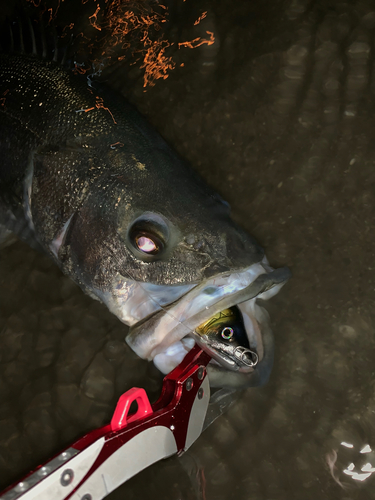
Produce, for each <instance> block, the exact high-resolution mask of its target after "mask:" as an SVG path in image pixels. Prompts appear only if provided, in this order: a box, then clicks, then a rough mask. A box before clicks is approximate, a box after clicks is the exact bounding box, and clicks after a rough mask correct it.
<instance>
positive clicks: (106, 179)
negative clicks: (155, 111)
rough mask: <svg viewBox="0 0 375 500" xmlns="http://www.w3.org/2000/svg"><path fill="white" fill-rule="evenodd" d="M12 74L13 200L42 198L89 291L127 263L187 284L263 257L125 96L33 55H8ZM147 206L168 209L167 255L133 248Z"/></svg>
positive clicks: (41, 236)
mask: <svg viewBox="0 0 375 500" xmlns="http://www.w3.org/2000/svg"><path fill="white" fill-rule="evenodd" d="M0 76H1V84H0V94H1V95H3V96H4V98H5V99H4V101H3V105H2V106H1V120H0V132H1V143H0V153H1V155H2V158H3V162H2V164H1V167H0V198H1V203H2V205H3V207H4V206H7V207H10V208H11V210H12V212H13V213H14V214H15V215H16V217H17V218H19V217H21V214H22V212H23V211H24V207H25V205H26V206H27V205H28V204H30V206H31V212H32V217H31V219H32V220H30V222H31V223H32V224H33V227H34V229H35V235H36V238H37V240H38V241H39V242H40V243H41V244H42V246H43V248H44V249H45V250H46V251H47V252H48V253H49V254H50V255H52V256H53V257H54V258H55V260H57V261H58V263H59V265H60V266H61V268H62V269H63V271H64V272H65V273H67V274H68V275H69V276H71V277H72V278H73V279H74V280H75V281H76V282H77V283H78V284H79V285H80V286H81V287H82V288H84V289H85V290H86V291H91V290H92V288H95V289H100V290H108V289H109V287H110V284H111V283H112V280H113V276H114V275H115V274H116V273H118V272H119V273H122V274H125V275H126V274H131V276H132V278H133V279H136V280H139V281H142V282H151V283H156V284H168V285H174V284H186V283H193V282H194V283H197V282H199V281H201V280H202V279H204V278H206V277H207V276H210V275H212V274H215V273H217V272H220V271H223V270H224V271H225V270H232V269H236V268H243V267H245V266H248V265H251V264H252V263H254V262H259V261H260V260H261V259H262V257H263V250H262V249H261V247H260V246H259V245H258V244H257V243H256V242H255V240H254V239H253V238H252V237H250V236H249V235H247V234H246V233H245V232H244V231H242V230H241V229H239V228H238V227H236V226H235V225H234V223H233V222H232V221H231V219H230V217H229V210H228V208H227V206H226V204H225V203H223V202H222V200H221V199H220V197H218V196H217V195H216V194H215V193H214V192H213V191H212V190H211V189H210V188H208V187H207V186H206V185H205V184H204V183H203V182H202V181H201V180H200V179H199V178H198V176H197V175H196V174H195V173H194V172H193V171H192V170H190V169H189V168H188V167H187V166H186V165H185V164H184V163H183V162H182V161H181V160H180V158H178V156H177V155H176V154H175V153H174V152H173V151H172V150H171V149H170V148H169V147H168V146H167V145H166V143H165V142H164V140H163V139H162V138H161V137H160V136H159V135H158V134H157V133H156V132H155V131H154V130H153V129H152V128H151V127H150V126H149V125H148V124H147V122H146V120H144V119H143V117H141V115H139V114H138V112H137V111H136V110H135V109H134V108H133V107H132V106H131V105H129V103H127V101H126V100H125V99H124V98H122V97H121V96H119V95H117V94H115V93H114V92H112V91H111V90H109V89H108V88H105V87H104V86H103V85H99V84H94V85H93V86H92V87H90V85H89V82H88V80H87V79H86V78H81V77H79V76H76V75H73V74H72V73H68V72H66V71H64V70H63V69H62V68H61V67H59V66H58V65H57V64H55V63H52V62H50V61H42V60H39V59H38V58H35V57H29V56H26V55H2V56H1V58H0ZM27 176H29V178H30V185H29V186H26V188H27V187H28V188H29V190H30V192H29V195H28V194H27V193H26V192H25V186H24V183H25V179H27ZM28 196H29V200H28V199H27V198H28ZM145 212H148V213H149V212H152V213H158V214H163V216H164V217H165V219H166V220H167V221H168V222H167V224H168V230H169V233H170V234H169V243H168V245H167V248H166V252H165V253H164V255H163V258H161V259H160V260H159V259H152V260H150V259H148V260H147V259H143V258H142V259H140V258H139V256H138V255H135V254H134V251H133V249H129V242H128V241H127V228H128V227H129V225H130V224H131V223H132V221H133V220H134V219H136V218H137V217H138V216H140V215H142V213H145ZM26 218H27V214H26ZM70 218H72V219H71V221H70V224H69V229H68V231H67V234H66V238H65V240H64V242H63V244H62V245H61V247H60V248H59V251H58V254H57V256H55V255H53V252H52V250H51V245H52V244H53V242H54V240H56V238H58V236H59V233H60V232H61V231H62V228H63V226H64V224H66V223H67V221H69V219H70Z"/></svg>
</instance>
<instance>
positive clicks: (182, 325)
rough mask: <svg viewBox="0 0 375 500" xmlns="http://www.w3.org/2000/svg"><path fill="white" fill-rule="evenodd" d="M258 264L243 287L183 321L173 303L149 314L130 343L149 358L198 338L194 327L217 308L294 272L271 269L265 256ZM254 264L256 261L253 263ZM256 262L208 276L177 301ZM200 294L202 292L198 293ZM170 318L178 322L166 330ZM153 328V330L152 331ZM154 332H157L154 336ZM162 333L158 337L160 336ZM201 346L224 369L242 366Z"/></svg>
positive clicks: (258, 292)
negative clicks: (254, 273) (257, 267)
mask: <svg viewBox="0 0 375 500" xmlns="http://www.w3.org/2000/svg"><path fill="white" fill-rule="evenodd" d="M256 265H257V266H261V267H262V266H263V267H262V269H260V268H259V269H258V271H257V272H258V275H257V276H255V278H254V279H253V280H252V281H251V282H250V283H249V284H248V285H247V286H245V287H243V288H240V289H239V290H234V291H233V292H231V293H228V294H224V295H223V296H222V297H219V299H218V300H215V301H213V303H212V304H210V306H209V307H206V308H205V307H201V308H200V309H199V310H198V311H196V313H195V314H193V315H191V316H188V317H186V318H185V319H184V321H183V322H179V321H178V320H175V318H173V316H172V319H171V312H172V314H173V313H175V308H174V307H173V306H175V304H174V305H172V307H170V308H168V309H166V310H164V311H159V312H158V313H155V314H154V315H153V316H152V317H150V318H149V319H148V320H147V321H146V322H143V323H142V325H139V324H137V325H134V327H132V328H131V330H130V333H129V335H128V337H127V339H126V340H127V342H128V344H129V345H130V347H131V348H132V349H133V350H134V351H135V352H136V353H137V354H138V355H139V356H140V357H142V358H146V359H149V360H152V359H154V357H155V356H156V355H157V354H160V353H163V352H164V351H165V350H166V349H167V348H168V347H169V346H171V345H172V344H173V343H174V342H175V341H178V340H181V339H183V338H184V337H186V336H187V335H189V336H191V337H193V338H194V339H195V340H196V341H197V338H196V337H197V335H198V334H195V335H194V333H195V328H196V327H197V326H198V325H200V324H202V323H203V322H205V321H207V320H208V319H209V318H210V317H212V316H213V315H214V314H216V313H217V312H220V311H221V310H223V309H225V308H228V307H232V306H234V305H238V304H241V303H242V302H247V301H250V300H251V299H256V298H257V297H258V298H263V297H262V296H264V295H265V294H267V291H269V290H270V289H271V288H274V287H276V286H279V288H281V286H282V285H283V284H285V283H286V281H287V280H288V279H289V278H290V276H291V272H290V270H289V269H288V268H280V269H276V270H272V268H270V267H269V266H268V263H267V261H266V260H265V259H264V261H262V262H261V263H257V264H256ZM253 266H255V265H253ZM253 266H249V267H248V268H245V269H242V270H240V271H235V272H232V273H222V274H221V275H218V276H215V278H212V279H211V280H207V281H206V282H205V283H203V284H201V285H198V286H197V287H195V288H194V289H192V290H191V291H190V292H188V293H187V294H186V295H185V296H184V297H182V298H181V299H180V300H179V301H177V307H178V305H179V304H180V303H181V302H184V303H185V304H186V307H188V306H189V299H190V297H193V299H194V297H195V298H196V294H197V290H198V291H199V289H201V290H205V287H206V289H207V286H208V287H209V284H210V282H214V281H215V280H216V281H219V280H220V279H225V278H228V277H229V278H230V277H232V276H235V275H238V276H240V275H241V274H242V275H243V274H245V273H246V272H248V271H249V269H250V268H252V267H253ZM198 297H199V295H198ZM168 320H169V322H170V323H172V324H173V322H175V326H174V327H171V328H170V330H168V331H166V332H165V331H164V330H165V329H164V330H163V324H164V326H165V324H166V325H168ZM147 330H148V332H149V333H148V334H149V338H147ZM150 332H151V333H150ZM154 332H156V335H155V336H154V337H153V334H154ZM158 336H159V337H158ZM198 343H199V344H200V346H201V347H202V349H204V350H206V351H207V352H208V353H209V354H210V355H211V356H213V357H214V358H215V359H216V360H217V361H219V363H220V364H221V365H222V366H223V368H224V369H225V371H228V369H232V370H239V367H238V366H236V367H232V368H230V366H229V365H228V364H227V363H225V361H223V359H222V358H220V356H219V357H218V356H214V355H213V354H215V353H213V352H212V350H210V349H209V348H208V346H207V345H204V343H200V342H198ZM262 361H263V360H260V362H259V363H258V365H257V369H258V368H259V365H261V364H262ZM241 376H242V377H243V376H248V373H246V374H245V373H242V374H241Z"/></svg>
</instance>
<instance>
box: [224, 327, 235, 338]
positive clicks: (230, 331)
mask: <svg viewBox="0 0 375 500" xmlns="http://www.w3.org/2000/svg"><path fill="white" fill-rule="evenodd" d="M233 335H234V330H233V328H231V327H230V326H226V327H225V328H223V329H222V330H221V336H222V337H223V339H225V340H230V339H231V338H232V337H233Z"/></svg>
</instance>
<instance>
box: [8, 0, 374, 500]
mask: <svg viewBox="0 0 375 500" xmlns="http://www.w3.org/2000/svg"><path fill="white" fill-rule="evenodd" d="M170 8H171V11H172V12H173V13H174V16H175V23H176V24H175V25H176V26H177V28H176V30H175V31H177V32H178V30H180V32H181V33H182V34H186V32H184V29H185V28H184V23H183V22H181V19H180V18H179V16H181V15H182V14H181V5H180V2H174V3H173V4H172V3H171V6H170ZM192 8H193V7H192ZM194 8H195V9H198V10H199V11H206V10H207V18H206V19H205V20H204V21H202V23H201V24H200V25H199V27H198V28H197V30H198V32H199V35H201V34H204V33H205V31H206V30H209V31H214V33H215V37H216V42H215V44H214V45H212V46H206V45H204V46H202V47H201V48H198V49H195V50H192V51H188V50H187V49H186V50H185V52H183V51H182V50H180V51H176V53H175V58H176V60H177V62H178V63H181V62H184V63H185V65H184V67H182V68H177V69H175V70H174V71H173V72H172V74H171V75H170V77H169V78H168V79H167V80H165V81H162V82H158V83H157V85H156V86H155V87H153V88H149V89H148V91H147V92H143V88H142V79H141V77H140V74H139V73H138V72H137V70H134V71H133V73H131V74H130V75H129V78H128V82H127V85H126V86H125V84H123V83H122V81H119V82H118V83H117V86H118V87H121V88H122V90H123V91H124V93H125V94H126V95H127V96H128V97H129V98H130V99H131V100H132V101H133V102H135V103H136V104H137V106H138V107H139V109H140V110H141V111H142V112H143V113H144V114H145V115H147V116H148V118H149V120H150V121H151V122H152V123H153V124H154V126H155V127H156V128H157V129H158V130H159V131H160V132H161V133H162V135H163V136H164V137H165V138H166V139H167V140H168V141H169V142H170V143H171V144H172V145H173V146H174V147H175V148H176V149H177V150H178V151H179V152H180V154H181V155H182V156H183V157H185V158H187V159H188V160H189V161H190V162H191V163H192V165H193V166H194V167H195V168H196V169H197V170H198V171H199V172H200V173H201V174H202V176H203V177H204V178H205V179H206V180H207V182H208V183H210V184H211V185H212V186H213V187H215V188H216V189H217V190H218V191H219V192H220V193H221V194H222V195H223V197H224V198H225V199H227V200H228V201H229V202H230V204H231V206H232V212H233V217H234V218H235V219H236V220H237V221H238V222H239V223H241V225H242V226H243V227H244V228H245V229H246V230H248V231H249V232H250V233H251V234H253V235H254V236H255V237H256V238H257V239H258V240H259V241H260V242H261V243H262V244H263V246H264V247H265V248H266V252H267V255H268V258H269V260H270V262H271V264H272V265H274V266H276V267H277V266H281V265H284V264H286V265H288V266H290V268H291V269H292V272H293V279H292V280H291V281H290V282H289V284H288V285H287V286H286V287H285V288H284V289H283V290H282V292H281V293H280V294H279V295H278V296H276V297H275V298H273V299H272V301H271V302H270V304H269V306H268V309H269V311H270V314H271V319H272V324H273V329H274V332H275V337H276V357H275V358H276V360H275V367H274V370H273V373H272V377H271V380H270V382H269V383H268V385H267V386H266V387H264V388H260V389H252V390H248V391H247V392H246V393H245V394H244V395H243V397H241V399H240V400H239V401H238V402H237V404H236V405H235V406H234V407H233V408H232V409H231V410H230V411H229V412H228V413H227V414H226V415H224V416H223V417H221V418H220V419H218V420H217V421H216V422H215V423H214V424H213V425H212V426H211V427H210V428H209V429H208V430H207V431H206V432H205V433H204V434H203V435H202V436H201V437H200V439H199V440H198V441H197V442H196V443H195V444H194V445H193V447H192V448H191V450H190V451H189V452H188V453H187V454H186V455H185V456H184V457H183V458H181V459H177V458H171V459H168V460H166V461H163V462H161V463H159V464H156V465H155V466H153V467H151V468H149V469H147V470H146V471H144V472H142V473H141V474H139V475H138V476H136V477H134V478H133V479H132V480H130V481H129V482H128V483H127V484H125V485H124V486H123V487H121V488H120V489H119V490H118V491H116V492H114V493H113V494H112V495H111V496H110V498H112V499H123V498H126V499H127V500H131V499H133V498H134V499H135V498H137V499H143V498H144V499H147V498H158V499H159V498H160V499H168V500H177V499H178V500H180V499H184V500H185V499H189V500H190V499H200V500H201V499H202V500H213V499H215V500H218V499H236V500H237V499H238V500H240V499H244V500H245V499H246V500H249V499H254V500H279V499H280V500H281V499H283V500H285V499H286V498H288V499H289V498H292V499H306V500H309V499H316V498H319V499H343V500H344V499H345V500H355V499H371V498H375V493H374V491H375V490H374V486H375V477H374V476H373V474H372V471H371V469H372V468H374V469H375V456H374V452H372V451H369V450H370V449H374V450H375V398H374V385H375V383H374V372H375V343H374V321H375V314H374V286H375V276H374V270H375V264H374V261H375V255H374V254H375V250H374V239H375V238H374V231H375V211H374V208H375V206H374V205H375V197H374V183H375V171H374V165H375V141H374V137H375V118H374V116H375V113H374V112H375V106H374V104H375V96H374V92H375V75H374V69H375V53H374V37H375V4H374V3H373V2H372V1H362V2H359V1H358V2H354V1H353V2H334V1H332V2H329V1H324V2H323V1H322V2H318V1H307V0H301V1H298V0H294V1H284V2H281V1H276V0H274V1H270V0H262V1H260V0H259V1H251V2H250V1H240V2H236V3H234V2H230V1H229V0H222V1H216V2H213V1H212V2H210V1H206V2H200V3H199V7H197V6H196V5H194ZM204 23H206V24H204ZM172 31H173V30H172ZM181 33H180V34H181ZM194 33H195V32H194ZM194 33H193V32H187V37H189V36H190V35H192V34H193V36H194ZM175 35H176V33H175ZM176 36H177V35H176ZM125 333H126V328H125V327H124V326H123V325H121V324H120V323H119V322H118V321H117V320H116V319H115V318H113V317H112V316H111V315H110V314H109V313H108V312H107V311H106V310H105V308H104V307H102V306H100V305H99V304H98V303H96V302H93V301H92V300H91V299H90V298H88V297H86V296H84V295H83V294H82V293H81V292H80V290H79V289H78V288H77V287H76V286H75V285H74V284H72V283H71V282H70V281H69V280H68V279H67V278H65V277H63V276H62V275H61V274H60V273H59V271H58V270H57V269H56V268H55V266H54V265H53V264H52V263H50V262H49V261H48V259H47V258H45V257H43V256H41V255H38V254H37V253H36V252H34V251H33V250H31V249H29V248H28V247H27V246H26V245H24V244H22V243H20V242H17V243H15V244H13V245H12V246H9V247H7V248H5V249H3V250H2V251H1V252H0V342H1V346H2V347H1V351H0V398H1V405H0V482H1V484H2V485H3V486H4V485H6V484H8V483H9V482H10V481H12V480H15V479H17V478H18V477H19V475H20V474H22V473H24V472H25V471H27V470H28V469H29V468H30V467H34V466H36V465H37V464H38V463H39V461H40V460H43V459H46V458H48V457H49V456H50V455H52V454H53V453H54V452H56V451H58V450H59V448H61V446H63V445H65V444H69V442H71V441H72V440H73V439H74V438H75V437H77V436H79V435H81V434H82V433H83V432H84V431H85V430H87V429H90V428H93V427H96V426H99V425H100V424H101V423H103V422H107V421H108V420H109V418H110V416H111V412H112V411H113V408H114V405H115V402H116V398H117V397H118V396H119V395H120V394H121V392H123V391H124V390H126V389H127V388H129V387H131V386H134V385H138V386H142V387H145V388H146V390H147V391H148V393H149V395H150V398H151V399H152V398H155V397H156V396H157V394H158V390H159V388H160V380H161V377H160V375H159V374H158V372H157V371H156V369H154V368H153V366H152V365H150V364H148V363H147V362H144V361H142V360H139V359H137V357H136V356H135V355H133V354H132V353H131V352H130V351H129V349H128V348H127V347H126V346H125V344H124V342H123V338H124V335H125ZM342 443H344V444H342ZM361 451H362V453H361ZM344 471H346V472H345V473H344ZM333 476H334V477H335V478H336V480H335V479H334V477H333ZM338 483H341V485H340V484H338Z"/></svg>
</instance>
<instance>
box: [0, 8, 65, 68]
mask: <svg viewBox="0 0 375 500" xmlns="http://www.w3.org/2000/svg"><path fill="white" fill-rule="evenodd" d="M44 17H45V16H43V14H40V17H39V19H38V20H33V19H31V18H30V17H29V16H27V15H26V14H25V13H24V12H22V13H21V14H18V15H17V18H16V19H15V20H14V21H9V20H7V21H6V25H7V26H3V29H1V26H0V33H1V34H0V51H1V52H3V53H4V52H5V53H18V54H28V55H31V56H34V57H40V58H42V59H46V60H50V61H53V62H55V63H57V64H60V65H61V66H64V67H65V68H67V69H69V68H71V67H72V65H71V64H69V56H70V55H71V54H69V49H70V48H71V45H72V37H70V38H68V37H66V40H62V38H61V36H60V35H59V33H58V31H57V29H56V27H55V26H54V25H53V24H52V23H50V24H48V23H47V22H46V21H45V19H44ZM4 28H6V29H4Z"/></svg>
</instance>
